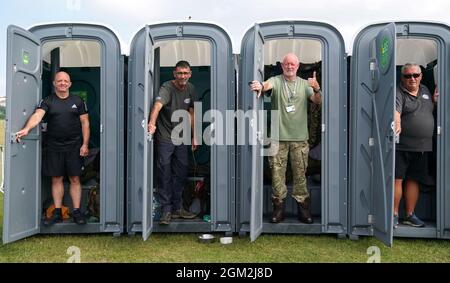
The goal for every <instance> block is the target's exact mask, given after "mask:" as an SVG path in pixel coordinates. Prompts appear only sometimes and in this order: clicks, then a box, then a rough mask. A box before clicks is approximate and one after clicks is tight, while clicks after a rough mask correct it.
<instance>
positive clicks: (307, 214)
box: [297, 197, 313, 224]
mask: <svg viewBox="0 0 450 283" xmlns="http://www.w3.org/2000/svg"><path fill="white" fill-rule="evenodd" d="M297 206H298V219H299V220H300V221H301V222H303V223H306V224H311V223H313V219H312V216H311V199H310V198H309V197H307V198H305V200H304V201H303V202H297Z"/></svg>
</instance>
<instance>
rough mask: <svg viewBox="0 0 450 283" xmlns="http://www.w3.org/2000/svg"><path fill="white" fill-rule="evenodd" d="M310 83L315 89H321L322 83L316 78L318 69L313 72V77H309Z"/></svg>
mask: <svg viewBox="0 0 450 283" xmlns="http://www.w3.org/2000/svg"><path fill="white" fill-rule="evenodd" d="M308 85H309V86H310V87H312V88H313V89H315V90H317V89H320V85H319V83H318V82H317V78H316V71H314V72H313V77H312V78H308Z"/></svg>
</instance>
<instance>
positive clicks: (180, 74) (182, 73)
mask: <svg viewBox="0 0 450 283" xmlns="http://www.w3.org/2000/svg"><path fill="white" fill-rule="evenodd" d="M175 74H176V75H177V76H182V75H186V76H187V75H190V74H191V72H176V73H175Z"/></svg>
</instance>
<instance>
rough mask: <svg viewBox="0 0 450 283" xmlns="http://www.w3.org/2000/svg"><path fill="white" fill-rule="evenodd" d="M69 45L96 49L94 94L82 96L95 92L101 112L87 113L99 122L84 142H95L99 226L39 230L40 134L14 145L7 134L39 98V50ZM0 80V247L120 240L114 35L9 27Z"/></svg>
mask: <svg viewBox="0 0 450 283" xmlns="http://www.w3.org/2000/svg"><path fill="white" fill-rule="evenodd" d="M75 40H81V41H94V42H97V43H98V44H99V46H100V54H101V58H98V60H99V62H100V66H99V74H100V75H99V77H100V81H99V82H98V84H99V87H100V91H99V92H91V89H89V90H86V91H85V92H84V94H87V95H88V96H89V94H90V93H93V94H94V96H95V97H93V99H96V101H97V103H96V104H95V105H96V106H98V108H99V109H100V113H94V112H96V111H98V109H90V111H91V113H92V115H90V119H92V118H91V116H92V117H94V116H95V117H98V119H99V121H98V123H99V125H98V128H99V130H98V131H97V132H91V136H93V135H97V136H98V137H99V140H98V145H97V146H99V148H100V168H101V169H100V217H99V220H98V222H95V223H88V224H86V225H83V226H79V225H76V224H74V223H71V222H70V223H58V224H55V225H53V226H50V227H44V226H43V225H42V224H41V217H42V210H43V204H42V202H43V200H42V199H41V198H42V196H43V195H44V194H45V193H44V191H46V194H47V195H48V193H49V192H50V186H49V184H48V183H46V182H44V181H43V179H44V177H41V145H42V140H41V137H42V132H41V131H40V129H39V127H36V128H35V129H33V130H32V131H31V132H30V134H29V135H28V136H27V137H25V138H24V139H22V141H21V142H20V143H17V142H15V141H14V134H15V133H16V132H17V131H18V130H20V129H21V128H22V127H23V126H24V124H25V122H26V120H27V119H28V117H29V116H30V115H31V114H32V113H33V112H34V110H35V108H36V105H37V104H38V102H39V101H40V100H41V98H42V96H43V95H46V94H44V93H42V92H43V91H42V89H43V79H41V76H42V73H43V57H42V46H43V45H44V44H46V43H52V42H55V41H58V42H69V41H75ZM80 69H83V68H80ZM88 69H89V68H85V69H83V70H84V71H87V70H88ZM69 73H70V72H69ZM6 74H7V79H6V88H7V107H6V113H7V114H6V117H7V123H6V139H5V140H6V154H5V199H4V205H5V207H4V225H3V242H4V243H9V242H12V241H16V240H19V239H22V238H24V237H27V236H31V235H34V234H38V233H101V232H109V233H114V234H116V235H118V234H120V233H121V232H122V231H123V221H124V220H123V209H124V203H123V193H124V122H123V121H124V115H123V113H124V109H123V60H122V58H121V55H120V44H119V41H118V39H117V37H116V35H115V34H114V33H113V32H112V31H110V30H109V29H107V28H105V27H103V26H98V25H89V24H70V23H67V24H51V25H40V26H35V27H33V28H31V29H30V30H29V31H27V30H24V29H22V28H19V27H17V26H9V27H8V46H7V72H6ZM72 81H73V86H72V87H74V85H75V84H76V82H74V78H73V77H72ZM91 131H92V128H91ZM65 195H68V192H66V194H65ZM82 200H83V197H82ZM81 205H82V209H84V207H85V206H86V205H87V203H83V202H82V204H81Z"/></svg>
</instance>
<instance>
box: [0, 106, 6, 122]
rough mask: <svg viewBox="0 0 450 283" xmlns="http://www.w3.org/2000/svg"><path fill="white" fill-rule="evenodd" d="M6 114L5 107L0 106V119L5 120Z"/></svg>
mask: <svg viewBox="0 0 450 283" xmlns="http://www.w3.org/2000/svg"><path fill="white" fill-rule="evenodd" d="M5 114H6V107H5V106H0V120H5V116H6V115H5Z"/></svg>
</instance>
